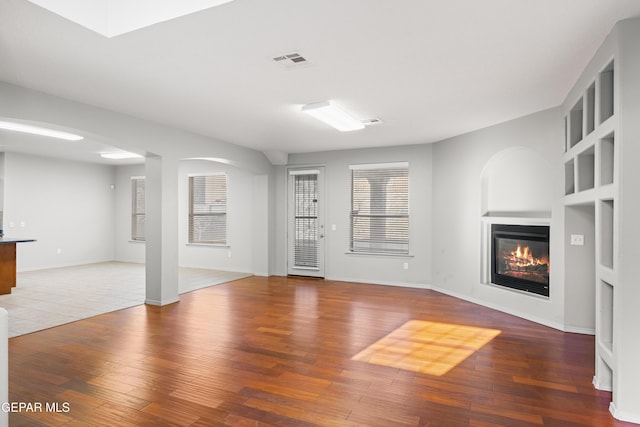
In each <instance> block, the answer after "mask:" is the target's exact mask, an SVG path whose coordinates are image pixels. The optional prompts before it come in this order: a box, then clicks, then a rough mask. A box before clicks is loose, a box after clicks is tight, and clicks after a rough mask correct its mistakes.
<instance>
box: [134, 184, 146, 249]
mask: <svg viewBox="0 0 640 427" xmlns="http://www.w3.org/2000/svg"><path fill="white" fill-rule="evenodd" d="M144 221H145V214H144V177H132V178H131V240H138V241H142V242H144V240H145V236H144Z"/></svg>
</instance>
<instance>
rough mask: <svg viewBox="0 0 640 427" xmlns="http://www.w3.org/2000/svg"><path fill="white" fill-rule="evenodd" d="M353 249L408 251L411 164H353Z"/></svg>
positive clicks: (398, 252) (402, 253) (382, 251)
mask: <svg viewBox="0 0 640 427" xmlns="http://www.w3.org/2000/svg"><path fill="white" fill-rule="evenodd" d="M350 169H351V242H350V243H351V245H350V250H351V252H358V253H373V254H391V255H404V254H408V253H409V164H408V163H385V164H376V165H352V166H350Z"/></svg>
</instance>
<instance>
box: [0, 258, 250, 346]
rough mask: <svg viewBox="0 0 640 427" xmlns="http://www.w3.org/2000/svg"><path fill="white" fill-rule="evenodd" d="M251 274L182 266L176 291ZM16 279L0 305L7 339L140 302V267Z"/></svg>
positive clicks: (112, 265) (91, 267)
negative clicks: (5, 319) (5, 317)
mask: <svg viewBox="0 0 640 427" xmlns="http://www.w3.org/2000/svg"><path fill="white" fill-rule="evenodd" d="M250 275H251V274H249V273H236V272H227V271H219V270H205V269H198V268H182V267H181V268H180V271H179V292H180V293H181V294H183V293H185V292H190V291H194V290H196V289H201V288H204V287H207V286H212V285H216V284H220V283H224V282H229V281H231V280H236V279H240V278H242V277H247V276H250ZM17 276H18V277H17V283H16V287H15V288H13V290H12V292H11V294H8V295H0V307H3V308H5V309H6V310H7V311H8V312H9V337H15V336H18V335H24V334H28V333H31V332H35V331H39V330H42V329H47V328H51V327H53V326H58V325H62V324H64V323H69V322H74V321H76V320H80V319H85V318H87V317H92V316H96V315H98V314H103V313H108V312H110V311H115V310H120V309H123V308H127V307H132V306H134V305H140V304H143V303H144V297H145V283H144V277H145V271H144V264H133V263H125V262H103V263H98V264H87V265H80V266H74V267H64V268H54V269H47V270H38V271H28V272H22V273H18V275H17Z"/></svg>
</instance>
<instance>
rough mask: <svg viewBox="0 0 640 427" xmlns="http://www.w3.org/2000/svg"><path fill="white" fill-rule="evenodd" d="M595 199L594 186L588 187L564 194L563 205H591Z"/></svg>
mask: <svg viewBox="0 0 640 427" xmlns="http://www.w3.org/2000/svg"><path fill="white" fill-rule="evenodd" d="M595 200H596V190H595V188H590V189H588V190H584V191H580V192H577V193H572V194H567V195H566V196H564V205H565V206H580V205H591V204H593V203H595Z"/></svg>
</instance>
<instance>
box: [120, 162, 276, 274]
mask: <svg viewBox="0 0 640 427" xmlns="http://www.w3.org/2000/svg"><path fill="white" fill-rule="evenodd" d="M218 172H225V173H226V174H227V195H228V196H227V197H228V201H227V245H226V246H209V245H189V244H188V238H189V232H188V224H189V178H188V177H189V175H194V174H196V175H197V174H202V175H206V174H212V173H218ZM144 174H145V168H144V165H135V166H120V167H118V168H117V173H116V176H117V187H116V188H117V191H116V205H115V210H116V232H115V239H116V242H115V257H116V259H117V260H119V261H127V262H144V261H145V243H141V242H132V241H131V177H133V176H144ZM259 177H262V178H259ZM256 179H262V180H264V179H266V177H264V176H256V175H253V174H252V173H249V172H247V171H243V170H241V169H238V168H235V167H233V166H229V165H225V164H222V163H217V162H211V161H205V160H184V161H181V162H180V167H179V170H178V201H177V204H178V221H179V225H178V235H179V237H178V245H179V249H178V254H179V264H180V266H182V267H194V268H208V269H216V270H227V271H240V272H251V273H253V272H256V273H261V274H266V273H267V271H268V263H267V265H260V264H258V265H255V263H254V258H259V257H260V255H261V253H257V254H254V250H255V248H257V247H260V248H262V247H264V245H265V244H266V243H265V242H263V244H256V242H254V233H253V229H254V228H255V226H257V225H262V226H264V225H265V224H264V223H263V222H262V223H261V222H260V221H257V218H256V217H255V213H256V212H263V211H262V208H261V206H265V205H266V201H265V200H262V199H265V198H266V197H267V196H268V194H259V195H255V194H254V185H255V183H256ZM254 196H256V197H257V198H258V199H259V200H257V201H255V200H256V197H254ZM254 201H255V203H254ZM259 207H260V208H259ZM260 217H261V218H262V219H263V220H265V221H266V219H267V218H268V216H267V215H260ZM263 236H264V235H263V233H260V237H263ZM229 255H231V256H229Z"/></svg>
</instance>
